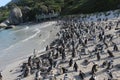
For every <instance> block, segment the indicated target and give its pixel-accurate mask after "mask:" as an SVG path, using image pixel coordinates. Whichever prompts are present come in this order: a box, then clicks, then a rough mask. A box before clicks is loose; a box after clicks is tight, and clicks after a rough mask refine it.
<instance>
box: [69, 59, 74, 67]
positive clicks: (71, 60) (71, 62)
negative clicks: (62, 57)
mask: <svg viewBox="0 0 120 80" xmlns="http://www.w3.org/2000/svg"><path fill="white" fill-rule="evenodd" d="M72 64H73V59H70V61H69V67H71V66H72Z"/></svg>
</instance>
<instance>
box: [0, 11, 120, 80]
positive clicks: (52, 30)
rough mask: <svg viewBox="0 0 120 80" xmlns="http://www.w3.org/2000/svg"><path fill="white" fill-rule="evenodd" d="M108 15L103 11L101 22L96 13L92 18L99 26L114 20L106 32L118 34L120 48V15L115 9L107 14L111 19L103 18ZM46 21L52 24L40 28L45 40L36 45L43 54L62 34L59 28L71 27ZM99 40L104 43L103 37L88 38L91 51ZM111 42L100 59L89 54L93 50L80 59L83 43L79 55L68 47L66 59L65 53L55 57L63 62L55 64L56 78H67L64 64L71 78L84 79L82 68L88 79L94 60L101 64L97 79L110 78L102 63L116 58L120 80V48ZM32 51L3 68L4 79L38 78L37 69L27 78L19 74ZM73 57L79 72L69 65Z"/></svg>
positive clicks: (115, 39)
mask: <svg viewBox="0 0 120 80" xmlns="http://www.w3.org/2000/svg"><path fill="white" fill-rule="evenodd" d="M104 17H105V16H104ZM104 17H103V15H102V16H100V17H99V18H101V19H102V20H101V21H100V22H99V21H98V22H97V21H96V20H97V18H95V16H92V17H91V18H92V20H93V22H94V25H95V26H98V25H100V26H101V25H107V24H108V23H110V21H112V22H113V23H111V25H112V24H113V26H112V28H111V29H110V30H108V29H105V26H104V27H103V28H104V34H105V35H109V34H111V35H114V37H113V39H112V41H113V42H114V43H115V44H116V45H117V46H118V48H119V49H120V45H119V44H120V41H119V40H120V37H119V36H117V35H116V34H115V33H116V30H115V27H116V25H115V23H114V22H115V21H118V20H119V17H117V18H116V17H114V16H113V13H111V15H109V16H108V17H107V18H108V20H107V21H105V20H103V19H104ZM91 18H86V20H85V21H86V23H88V25H89V22H92V20H91ZM87 19H88V20H87ZM79 20H80V19H78V22H79ZM70 24H72V23H70ZM78 24H79V23H78ZM44 25H48V26H47V27H43V28H42V29H40V30H41V33H40V34H39V35H38V37H39V39H40V40H42V42H41V44H40V47H39V48H36V47H34V46H35V45H33V49H36V52H35V53H36V54H38V53H39V56H40V55H42V54H40V52H42V51H43V52H44V51H45V47H46V46H47V45H50V43H51V42H52V41H54V40H55V39H57V38H58V36H56V34H57V33H58V32H59V31H61V34H60V36H61V35H62V31H63V33H64V31H67V30H64V28H63V29H60V27H61V26H56V22H47V23H45V24H44ZM34 26H38V25H34ZM75 26H76V25H75ZM67 27H68V26H67ZM98 27H99V26H98ZM68 28H69V27H68ZM70 28H71V27H70ZM88 29H89V28H88ZM59 33H60V32H59ZM99 33H101V32H100V31H99V28H98V30H96V31H95V35H99ZM46 34H48V35H47V36H46ZM43 38H45V39H44V40H43ZM33 39H34V38H33ZM60 39H64V38H61V37H60ZM73 39H74V40H75V41H76V42H75V44H77V38H76V36H75V38H73ZM24 41H26V40H24ZM68 41H70V40H68ZM66 43H67V42H66ZM69 44H70V43H69ZM97 44H102V41H99V39H98V38H97V39H96V43H95V42H93V41H88V43H87V48H86V47H85V48H86V49H87V52H88V51H91V50H94V48H95V47H96V45H97ZM111 44H112V43H108V48H105V49H104V53H102V52H101V55H100V56H101V59H100V60H97V57H96V55H93V56H92V57H89V55H88V54H89V53H88V54H87V55H82V56H81V59H79V53H80V49H81V45H80V46H79V47H77V49H76V50H75V54H76V56H75V57H71V54H72V50H71V51H69V50H68V49H66V48H65V55H66V57H65V59H61V55H60V57H59V58H58V59H55V60H56V61H61V63H60V64H59V65H58V67H57V68H52V70H51V71H53V73H54V75H55V77H56V80H65V79H64V77H65V74H64V73H63V74H60V75H58V69H59V68H61V67H64V68H66V69H67V70H68V71H67V72H66V74H67V75H68V77H70V78H71V79H69V80H82V79H80V77H79V76H78V75H79V71H80V70H82V71H83V72H84V73H85V78H84V80H89V79H90V77H91V69H92V67H93V65H94V64H97V65H98V67H99V68H98V71H97V72H96V73H95V75H96V80H108V74H107V71H106V69H105V68H103V67H102V64H103V62H105V61H106V60H107V61H111V60H113V65H114V66H113V67H114V68H113V69H112V74H113V79H112V80H120V69H119V68H117V66H120V51H114V50H113V46H112V45H111ZM60 45H61V44H60ZM60 48H61V47H60ZM108 50H110V51H112V53H113V55H114V57H112V58H111V57H109V55H108V52H107V51H108ZM77 51H78V52H77ZM30 55H33V53H32V52H31V53H28V54H26V55H25V56H24V55H23V57H21V58H19V59H16V61H14V62H13V63H11V64H9V65H7V66H6V67H5V68H4V69H3V70H2V75H3V80H34V79H35V73H34V74H32V75H28V76H27V77H25V78H19V77H18V76H19V75H21V74H22V72H21V71H20V70H21V68H20V66H21V65H22V64H23V63H25V62H26V63H27V60H28V57H29V56H30ZM63 58H64V56H63ZM71 58H72V59H73V63H75V62H76V63H77V65H78V71H77V72H76V71H75V70H74V69H73V66H72V67H69V65H68V64H69V60H70V59H71ZM84 60H88V61H89V64H88V65H83V63H84ZM64 61H65V62H64ZM43 80H45V79H43ZM47 80H49V79H47Z"/></svg>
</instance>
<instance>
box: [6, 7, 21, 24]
mask: <svg viewBox="0 0 120 80" xmlns="http://www.w3.org/2000/svg"><path fill="white" fill-rule="evenodd" d="M8 20H9V24H12V25H16V24H20V23H22V11H21V9H20V8H19V7H13V8H12V10H11V11H10V16H9V19H8Z"/></svg>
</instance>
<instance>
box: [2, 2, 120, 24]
mask: <svg viewBox="0 0 120 80" xmlns="http://www.w3.org/2000/svg"><path fill="white" fill-rule="evenodd" d="M12 5H17V6H19V7H20V8H21V9H22V10H23V11H26V10H24V8H25V7H29V9H30V11H29V12H28V13H26V12H24V13H26V14H24V15H25V16H28V17H29V21H30V20H34V19H35V15H36V14H42V13H44V14H48V13H54V12H59V13H61V14H62V15H67V14H80V13H93V12H101V11H108V10H115V9H119V8H120V0H19V2H17V3H12V2H10V3H9V4H7V7H6V6H5V7H1V8H0V22H1V21H3V20H4V19H6V18H7V17H8V13H9V10H10V9H11V6H12ZM25 18H26V17H25Z"/></svg>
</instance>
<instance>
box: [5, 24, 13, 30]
mask: <svg viewBox="0 0 120 80" xmlns="http://www.w3.org/2000/svg"><path fill="white" fill-rule="evenodd" d="M12 28H15V26H14V25H10V26H7V27H5V28H4V29H12Z"/></svg>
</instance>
